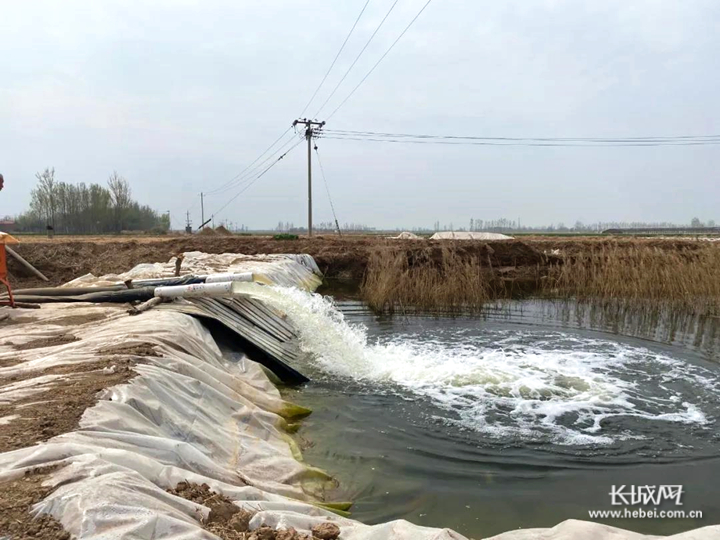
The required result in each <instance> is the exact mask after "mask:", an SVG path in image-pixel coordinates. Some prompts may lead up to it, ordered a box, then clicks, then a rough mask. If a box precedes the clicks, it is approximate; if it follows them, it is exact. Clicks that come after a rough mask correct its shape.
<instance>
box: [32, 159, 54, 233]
mask: <svg viewBox="0 0 720 540" xmlns="http://www.w3.org/2000/svg"><path fill="white" fill-rule="evenodd" d="M35 178H37V179H38V187H37V188H36V192H37V200H38V203H39V204H38V209H37V210H38V213H39V214H40V215H42V216H44V217H45V219H46V220H47V223H48V225H51V226H52V228H53V229H55V213H56V212H57V189H56V185H55V167H53V168H52V169H45V170H44V171H43V172H41V173H35Z"/></svg>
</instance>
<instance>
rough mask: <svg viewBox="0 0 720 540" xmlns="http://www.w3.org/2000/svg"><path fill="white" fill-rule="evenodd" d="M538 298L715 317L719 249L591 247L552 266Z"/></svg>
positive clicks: (635, 245)
mask: <svg viewBox="0 0 720 540" xmlns="http://www.w3.org/2000/svg"><path fill="white" fill-rule="evenodd" d="M541 292H542V294H543V296H546V297H552V298H574V299H577V300H581V301H584V300H604V301H622V302H625V303H630V304H633V303H634V304H638V305H639V304H645V305H652V306H658V307H672V308H681V309H685V310H688V311H691V312H695V313H716V312H717V311H718V308H719V307H720V246H717V245H713V244H711V243H707V244H704V245H695V246H693V248H692V249H689V248H688V249H683V248H682V247H679V248H678V247H676V248H674V249H667V247H660V246H657V245H647V244H644V243H642V242H637V243H630V244H628V243H623V244H610V245H607V244H599V245H596V246H592V245H590V246H588V247H586V249H584V250H582V251H576V252H575V253H573V254H572V255H571V256H565V257H563V258H562V259H561V261H560V262H557V263H554V264H551V265H550V266H549V268H548V275H547V278H546V279H545V280H544V281H543V287H542V291H541Z"/></svg>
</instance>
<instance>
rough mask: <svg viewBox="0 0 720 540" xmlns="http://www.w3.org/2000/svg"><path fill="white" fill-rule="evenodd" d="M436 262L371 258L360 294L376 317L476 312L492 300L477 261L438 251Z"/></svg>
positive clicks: (389, 255) (398, 254) (390, 254)
mask: <svg viewBox="0 0 720 540" xmlns="http://www.w3.org/2000/svg"><path fill="white" fill-rule="evenodd" d="M441 253H442V257H441V258H440V260H437V259H432V258H430V257H423V256H422V254H421V255H420V256H419V257H418V254H417V253H413V254H412V255H411V254H409V253H407V252H405V251H393V250H386V251H377V252H375V253H373V254H371V255H370V258H369V261H368V266H367V271H366V274H365V279H364V281H363V283H362V285H361V289H360V291H361V294H362V296H363V298H364V299H365V301H366V302H367V303H368V305H369V306H370V308H372V309H373V310H375V311H377V312H389V313H393V312H395V311H402V312H411V311H436V310H443V311H476V310H478V309H481V308H482V307H483V306H484V305H485V304H486V303H487V302H488V301H490V300H492V298H493V297H494V287H493V284H492V281H493V279H492V272H489V271H488V270H487V268H483V266H482V265H481V263H480V260H479V257H470V258H464V257H460V256H459V255H458V254H457V253H456V252H454V250H452V249H448V248H443V250H442V252H441Z"/></svg>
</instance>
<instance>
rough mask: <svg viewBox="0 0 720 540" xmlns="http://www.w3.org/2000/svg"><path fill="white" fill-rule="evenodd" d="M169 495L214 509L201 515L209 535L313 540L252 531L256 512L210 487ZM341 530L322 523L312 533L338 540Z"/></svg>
mask: <svg viewBox="0 0 720 540" xmlns="http://www.w3.org/2000/svg"><path fill="white" fill-rule="evenodd" d="M167 491H168V493H171V494H172V495H175V496H177V497H182V498H183V499H187V500H188V501H192V502H194V503H196V504H200V505H202V506H205V507H207V508H209V509H210V513H209V514H208V517H207V519H203V518H202V515H201V514H200V513H198V522H199V523H200V524H201V525H202V526H203V527H204V528H205V529H207V530H208V531H210V532H211V533H213V534H215V535H216V536H219V537H220V538H222V539H223V540H311V537H310V536H309V535H307V534H303V533H299V532H297V531H296V530H295V529H293V528H290V529H273V528H271V527H266V526H262V527H259V528H257V529H255V530H254V531H250V528H249V524H250V520H251V519H252V518H253V516H254V515H255V514H254V513H253V512H250V511H248V510H245V509H243V508H240V507H239V506H237V505H235V504H234V503H233V502H232V501H231V500H230V499H228V498H227V497H225V496H224V495H221V494H219V493H216V492H214V491H213V490H211V489H210V487H209V486H208V485H207V484H201V485H199V484H193V483H192V482H180V483H179V484H178V485H177V486H175V488H173V489H168V490H167ZM339 535H340V529H339V528H338V526H337V525H335V524H334V523H330V522H327V523H321V524H319V525H316V526H315V527H313V529H312V538H314V539H316V540H336V539H337V538H338V536H339Z"/></svg>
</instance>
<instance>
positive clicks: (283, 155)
mask: <svg viewBox="0 0 720 540" xmlns="http://www.w3.org/2000/svg"><path fill="white" fill-rule="evenodd" d="M302 142H303V141H302V140H300V141H298V142H297V143H296V144H295V145H294V146H292V147H291V148H290V149H289V150H288V151H286V152H285V153H284V154H282V155H281V156H280V157H279V158H277V159H276V160H275V161H273V162H272V163H271V164H270V165H268V167H267V168H265V170H263V171H262V172H261V173H260V174H259V175H257V176H256V177H255V178H254V179H253V181H252V182H250V183H249V184H247V185H246V186H245V187H244V188H243V189H241V190H240V191H239V192H237V193H236V194H235V195H233V196H232V197H231V198H230V199H229V200H228V201H226V202H225V204H223V205H222V206H221V207H220V208H219V209H218V210H216V211H215V212H213V213H212V214H211V217H210V219H213V218H214V217H215V216H217V215H218V214H220V212H222V211H223V210H225V208H227V207H228V206H229V205H230V203H232V202H233V201H234V200H235V199H237V198H238V197H239V196H240V195H242V194H243V193H245V192H246V191H247V190H248V189H250V187H251V186H252V185H253V184H255V182H257V181H258V180H260V178H262V177H263V176H264V175H265V173H267V172H268V171H269V170H270V169H272V168H273V167H274V166H275V165H277V164H278V163H279V162H280V161H281V160H282V159H283V158H284V157H285V156H287V155H288V154H289V153H290V152H292V151H293V150H294V149H295V148H297V146H298V145H299V144H301V143H302Z"/></svg>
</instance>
